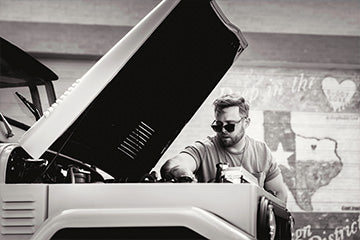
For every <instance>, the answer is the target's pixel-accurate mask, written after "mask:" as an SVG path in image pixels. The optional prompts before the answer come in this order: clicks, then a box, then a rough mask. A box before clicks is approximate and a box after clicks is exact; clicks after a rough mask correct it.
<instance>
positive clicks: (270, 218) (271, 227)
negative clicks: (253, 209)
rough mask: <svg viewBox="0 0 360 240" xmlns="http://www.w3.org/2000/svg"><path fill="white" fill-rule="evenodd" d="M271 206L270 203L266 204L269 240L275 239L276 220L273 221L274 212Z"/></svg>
mask: <svg viewBox="0 0 360 240" xmlns="http://www.w3.org/2000/svg"><path fill="white" fill-rule="evenodd" d="M273 209H274V208H273V206H272V205H271V204H269V205H268V209H267V210H268V213H267V216H268V224H269V235H270V240H274V239H275V235H276V221H275V213H274V210H273Z"/></svg>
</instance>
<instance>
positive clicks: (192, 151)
mask: <svg viewBox="0 0 360 240" xmlns="http://www.w3.org/2000/svg"><path fill="white" fill-rule="evenodd" d="M180 153H185V154H189V155H190V156H192V157H193V158H194V160H195V162H196V170H197V169H199V166H200V164H201V159H204V157H205V153H206V150H205V146H204V144H203V143H201V142H198V141H197V142H195V143H194V144H193V145H190V146H187V147H186V148H185V149H184V150H182V151H181V152H180Z"/></svg>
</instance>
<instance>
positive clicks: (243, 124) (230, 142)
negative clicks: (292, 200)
mask: <svg viewBox="0 0 360 240" xmlns="http://www.w3.org/2000/svg"><path fill="white" fill-rule="evenodd" d="M214 107H215V120H214V122H213V123H212V125H211V127H212V128H213V130H214V131H215V132H216V135H215V136H211V137H207V138H206V139H205V140H203V141H197V142H195V144H194V145H192V146H188V147H186V148H185V150H183V151H182V152H180V154H179V155H177V156H175V157H174V158H172V159H170V160H168V161H167V162H166V163H165V164H164V165H163V166H162V167H161V175H162V177H163V178H164V179H172V178H175V179H177V178H182V177H190V178H192V179H194V180H195V179H196V178H197V180H198V181H199V182H211V181H214V180H215V176H216V170H217V168H216V164H218V163H220V162H221V163H228V165H229V167H235V166H242V167H244V168H245V169H246V170H247V171H249V172H250V173H252V174H253V175H254V176H255V177H257V178H258V180H259V181H260V185H263V186H264V188H265V189H266V190H267V191H272V192H275V193H276V196H277V197H278V198H279V199H281V200H283V201H284V202H286V200H287V192H286V187H285V184H284V182H283V178H282V175H281V173H280V169H279V167H278V164H277V163H276V161H275V159H274V158H273V156H272V154H271V152H270V149H269V148H268V146H267V145H266V144H265V143H264V142H261V141H258V140H255V139H253V138H250V137H249V136H247V135H246V134H245V129H246V128H247V127H248V126H249V124H250V118H249V105H248V104H247V103H246V101H245V99H244V98H242V97H239V96H236V95H224V96H222V97H220V98H218V99H216V100H215V101H214ZM195 177H196V178H195Z"/></svg>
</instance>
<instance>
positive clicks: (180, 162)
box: [160, 154, 197, 182]
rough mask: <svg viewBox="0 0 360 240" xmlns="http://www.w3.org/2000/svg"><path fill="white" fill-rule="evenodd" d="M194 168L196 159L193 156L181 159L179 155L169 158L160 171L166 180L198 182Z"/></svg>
mask: <svg viewBox="0 0 360 240" xmlns="http://www.w3.org/2000/svg"><path fill="white" fill-rule="evenodd" d="M186 155H187V154H186ZM189 157H190V156H189ZM189 163H190V164H189ZM192 169H195V161H194V160H193V159H192V158H191V159H184V158H181V159H180V158H179V157H176V158H172V159H170V160H168V161H167V162H166V163H165V164H164V165H163V166H162V167H161V170H160V173H161V177H162V179H164V180H166V181H175V182H197V179H196V178H195V175H194V173H193V170H192ZM190 180H192V181H190Z"/></svg>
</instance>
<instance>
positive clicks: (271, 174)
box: [265, 145, 281, 182]
mask: <svg viewBox="0 0 360 240" xmlns="http://www.w3.org/2000/svg"><path fill="white" fill-rule="evenodd" d="M265 150H266V159H267V160H268V164H269V165H268V171H267V174H266V179H265V182H268V181H270V180H272V179H274V178H275V177H277V176H278V175H279V174H280V173H281V171H280V168H279V165H278V163H277V161H276V159H275V158H274V157H273V155H272V153H271V150H270V149H269V147H268V146H266V145H265Z"/></svg>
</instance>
